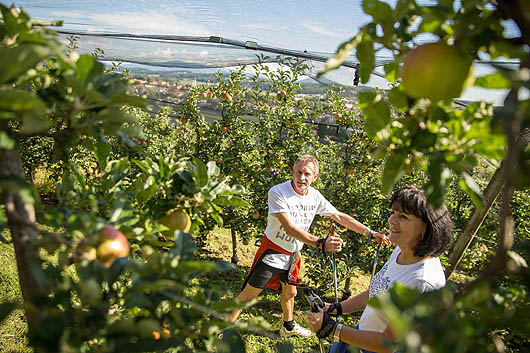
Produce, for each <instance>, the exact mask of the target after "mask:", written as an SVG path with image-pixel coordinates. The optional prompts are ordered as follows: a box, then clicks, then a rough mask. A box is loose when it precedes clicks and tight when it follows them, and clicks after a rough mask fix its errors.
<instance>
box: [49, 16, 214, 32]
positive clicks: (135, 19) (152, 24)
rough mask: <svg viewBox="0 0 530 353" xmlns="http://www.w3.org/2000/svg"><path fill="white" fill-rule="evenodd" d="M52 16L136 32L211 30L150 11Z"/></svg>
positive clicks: (180, 18) (119, 30)
mask: <svg viewBox="0 0 530 353" xmlns="http://www.w3.org/2000/svg"><path fill="white" fill-rule="evenodd" d="M54 16H56V17H57V18H65V19H66V22H87V23H90V24H92V26H91V28H92V29H97V30H100V31H102V30H104V31H105V30H108V29H109V28H112V30H113V31H115V32H133V33H137V34H169V35H171V34H173V35H188V36H209V35H211V33H212V30H210V29H208V28H206V27H204V26H201V25H199V24H196V23H191V22H186V21H185V20H183V19H182V17H181V16H176V15H175V11H172V13H171V14H166V13H160V12H158V11H151V12H120V13H112V14H110V13H101V12H100V13H88V12H77V13H72V12H71V11H68V12H63V11H55V12H54Z"/></svg>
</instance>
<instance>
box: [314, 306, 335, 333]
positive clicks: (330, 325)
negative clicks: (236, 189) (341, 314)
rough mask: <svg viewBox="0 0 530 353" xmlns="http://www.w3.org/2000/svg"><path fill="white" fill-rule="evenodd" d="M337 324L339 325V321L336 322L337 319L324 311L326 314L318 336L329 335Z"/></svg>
mask: <svg viewBox="0 0 530 353" xmlns="http://www.w3.org/2000/svg"><path fill="white" fill-rule="evenodd" d="M335 326H337V322H335V320H333V319H332V318H331V317H329V315H328V313H327V312H325V311H324V316H323V317H322V326H321V327H320V330H318V332H317V337H318V338H325V337H328V336H329V335H331V334H332V333H333V331H334V330H335Z"/></svg>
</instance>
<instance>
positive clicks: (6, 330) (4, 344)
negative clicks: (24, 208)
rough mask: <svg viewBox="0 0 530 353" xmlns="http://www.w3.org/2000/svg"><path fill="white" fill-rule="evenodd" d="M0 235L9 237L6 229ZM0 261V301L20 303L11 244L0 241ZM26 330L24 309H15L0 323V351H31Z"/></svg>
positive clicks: (15, 263) (13, 251)
mask: <svg viewBox="0 0 530 353" xmlns="http://www.w3.org/2000/svg"><path fill="white" fill-rule="evenodd" d="M2 235H3V237H4V238H6V239H10V238H9V236H8V235H7V231H6V232H4V234H2ZM0 263H1V264H2V266H0V303H4V302H17V303H22V294H21V292H20V285H19V283H18V271H17V262H16V260H15V250H14V249H13V244H11V243H9V244H6V243H4V242H0ZM26 332H27V327H26V318H25V316H24V311H23V310H22V309H16V310H14V311H13V312H12V313H11V314H9V316H8V317H6V318H5V320H4V321H2V322H1V323H0V352H32V351H33V350H32V349H30V348H28V346H27V339H26Z"/></svg>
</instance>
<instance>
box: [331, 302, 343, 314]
mask: <svg viewBox="0 0 530 353" xmlns="http://www.w3.org/2000/svg"><path fill="white" fill-rule="evenodd" d="M328 314H329V315H331V316H341V315H342V304H341V303H339V302H337V303H333V304H331V305H330V306H329V307H328Z"/></svg>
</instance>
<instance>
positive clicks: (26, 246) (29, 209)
mask: <svg viewBox="0 0 530 353" xmlns="http://www.w3.org/2000/svg"><path fill="white" fill-rule="evenodd" d="M0 178H6V179H13V180H14V181H15V179H18V180H24V168H23V167H22V161H21V159H20V156H19V154H18V152H17V151H16V150H7V149H2V148H0ZM0 200H1V201H2V203H3V205H4V207H5V212H6V215H7V223H8V227H9V229H10V231H11V238H12V240H13V246H14V248H15V256H16V261H17V269H18V280H19V284H20V289H21V291H22V297H23V299H24V303H25V304H26V320H27V324H28V329H29V331H30V332H31V330H32V329H34V328H36V326H37V321H38V315H39V314H38V310H35V309H32V308H33V306H32V305H31V303H32V301H33V300H34V299H35V298H37V297H39V296H41V295H42V291H41V289H40V286H39V284H38V282H37V280H36V278H35V276H34V275H33V273H32V272H31V270H30V265H31V262H32V261H33V259H35V258H38V255H39V250H38V248H36V247H35V246H34V242H35V239H36V238H37V231H36V227H35V208H34V206H33V204H32V203H29V202H27V201H25V200H23V198H22V197H21V196H20V193H19V190H18V189H17V188H16V187H11V188H5V189H4V190H3V191H2V194H1V195H0Z"/></svg>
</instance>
